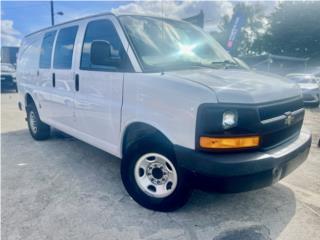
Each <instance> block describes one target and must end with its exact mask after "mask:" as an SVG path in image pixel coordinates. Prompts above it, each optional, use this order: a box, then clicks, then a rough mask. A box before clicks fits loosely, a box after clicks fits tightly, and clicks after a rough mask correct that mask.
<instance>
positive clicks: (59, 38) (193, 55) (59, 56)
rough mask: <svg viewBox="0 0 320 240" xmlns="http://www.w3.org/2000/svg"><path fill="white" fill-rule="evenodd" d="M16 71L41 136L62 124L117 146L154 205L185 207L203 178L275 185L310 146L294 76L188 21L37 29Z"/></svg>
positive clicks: (104, 19)
mask: <svg viewBox="0 0 320 240" xmlns="http://www.w3.org/2000/svg"><path fill="white" fill-rule="evenodd" d="M17 80H18V88H19V107H20V109H21V110H24V111H26V115H27V121H28V126H29V131H30V134H31V136H32V137H33V138H34V139H35V140H44V139H47V138H49V137H50V127H54V128H57V129H59V130H61V131H64V132H66V133H68V134H69V135H72V136H74V137H76V138H79V139H81V140H83V141H85V142H87V143H89V144H92V145H94V146H96V147H98V148H100V149H103V150H104V151H107V152H109V153H110V154H113V155H115V156H117V157H118V158H120V159H122V160H121V177H122V181H123V184H124V186H125V188H126V190H127V191H128V193H129V194H130V196H131V197H132V198H133V199H134V200H135V201H137V202H138V203H139V204H141V205H142V206H144V207H147V208H150V209H154V210H159V211H171V210H174V209H177V208H179V207H181V206H182V205H183V204H184V203H186V201H187V199H188V197H189V196H190V190H192V187H193V179H194V177H198V176H203V177H204V179H206V180H205V183H206V185H208V183H209V184H210V185H211V186H212V185H213V186H217V187H218V190H219V191H224V192H239V191H247V190H251V189H256V188H262V187H265V186H269V185H271V184H273V183H275V182H277V181H278V180H280V179H281V178H283V177H285V176H286V175H288V174H289V173H290V172H292V171H293V170H294V169H295V168H296V167H298V166H299V165H300V164H302V163H303V162H304V161H305V160H306V158H307V156H308V152H309V149H310V145H311V134H310V132H309V131H307V130H305V129H303V128H302V123H303V119H304V113H305V111H304V108H303V101H302V97H301V91H300V89H299V87H298V86H297V85H296V84H293V83H290V82H288V81H286V80H284V79H282V78H277V77H274V76H266V75H263V74H258V73H255V72H252V71H249V70H247V69H246V68H244V67H242V66H241V65H240V64H238V63H237V62H236V61H235V60H234V59H233V58H232V57H231V56H230V55H229V54H228V52H227V51H226V50H225V49H223V47H222V46H221V45H220V44H219V43H218V42H217V41H215V40H214V39H213V38H212V37H211V36H210V35H209V34H207V33H205V32H204V31H202V30H201V29H200V28H197V27H195V26H193V25H192V24H190V23H187V22H184V21H179V20H174V19H166V18H157V17H150V16H138V15H122V16H121V15H120V16H116V15H114V14H101V15H96V16H93V17H86V18H82V19H79V20H75V21H70V22H68V23H64V24H59V25H55V26H53V27H50V28H47V29H44V30H41V31H38V32H36V33H33V34H30V35H28V36H26V37H25V38H24V39H23V41H22V46H21V51H20V53H19V59H18V71H17ZM284 92H285V94H283V93H284ZM84 177H85V176H84ZM261 197H262V198H263V196H261Z"/></svg>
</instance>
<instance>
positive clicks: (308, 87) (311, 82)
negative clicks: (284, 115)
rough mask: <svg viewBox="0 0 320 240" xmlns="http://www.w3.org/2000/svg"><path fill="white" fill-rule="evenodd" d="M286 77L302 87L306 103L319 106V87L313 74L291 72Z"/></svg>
mask: <svg viewBox="0 0 320 240" xmlns="http://www.w3.org/2000/svg"><path fill="white" fill-rule="evenodd" d="M286 77H287V78H288V79H289V80H291V81H292V82H295V83H297V84H298V85H299V87H300V88H301V89H302V94H303V101H304V103H305V104H307V105H312V106H319V103H320V87H319V83H318V81H317V77H316V76H315V75H314V74H303V73H291V74H288V75H286Z"/></svg>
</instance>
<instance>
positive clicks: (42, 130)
mask: <svg viewBox="0 0 320 240" xmlns="http://www.w3.org/2000/svg"><path fill="white" fill-rule="evenodd" d="M31 112H33V113H34V116H35V118H36V125H37V132H33V131H32V129H31V124H30V114H31ZM27 120H28V128H29V132H30V134H31V136H32V137H33V138H34V139H35V140H45V139H47V138H49V137H50V127H49V126H48V125H47V124H45V123H43V122H41V120H40V117H39V113H38V111H37V108H36V106H35V105H34V104H30V105H28V106H27Z"/></svg>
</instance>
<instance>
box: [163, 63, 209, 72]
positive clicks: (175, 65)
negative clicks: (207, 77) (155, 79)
mask: <svg viewBox="0 0 320 240" xmlns="http://www.w3.org/2000/svg"><path fill="white" fill-rule="evenodd" d="M159 67H160V68H161V69H163V70H165V69H168V68H185V67H202V68H215V67H214V66H212V65H207V64H203V63H201V62H192V61H173V62H169V63H165V64H162V65H160V66H159Z"/></svg>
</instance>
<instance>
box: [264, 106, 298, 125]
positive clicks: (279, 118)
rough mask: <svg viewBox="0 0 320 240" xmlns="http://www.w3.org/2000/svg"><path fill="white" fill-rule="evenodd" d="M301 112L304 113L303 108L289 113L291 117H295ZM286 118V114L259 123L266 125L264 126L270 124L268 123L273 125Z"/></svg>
mask: <svg viewBox="0 0 320 240" xmlns="http://www.w3.org/2000/svg"><path fill="white" fill-rule="evenodd" d="M303 112H304V108H300V109H298V110H296V111H293V112H291V115H292V116H296V115H299V114H301V113H303ZM286 118H287V112H286V113H283V114H282V115H280V116H277V117H273V118H269V119H266V120H263V121H261V124H263V125H266V124H270V123H274V122H278V121H282V120H285V119H286Z"/></svg>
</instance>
